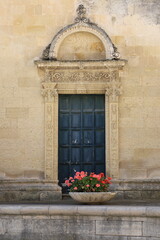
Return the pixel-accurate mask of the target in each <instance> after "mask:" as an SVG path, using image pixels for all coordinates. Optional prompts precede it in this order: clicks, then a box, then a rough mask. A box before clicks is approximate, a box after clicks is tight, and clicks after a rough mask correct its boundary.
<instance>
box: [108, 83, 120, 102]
mask: <svg viewBox="0 0 160 240" xmlns="http://www.w3.org/2000/svg"><path fill="white" fill-rule="evenodd" d="M121 94H122V85H121V81H120V80H119V79H117V78H113V79H112V81H111V82H110V83H109V84H108V85H107V86H106V95H108V96H110V101H112V102H117V101H118V96H120V95H121Z"/></svg>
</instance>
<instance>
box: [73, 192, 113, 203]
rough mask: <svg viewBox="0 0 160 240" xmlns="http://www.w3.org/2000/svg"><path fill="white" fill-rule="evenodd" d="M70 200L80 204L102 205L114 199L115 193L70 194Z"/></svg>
mask: <svg viewBox="0 0 160 240" xmlns="http://www.w3.org/2000/svg"><path fill="white" fill-rule="evenodd" d="M69 195H70V196H71V198H73V199H74V200H76V201H78V202H82V203H103V202H106V201H109V200H110V199H112V198H114V196H115V195H116V193H115V192H70V193H69Z"/></svg>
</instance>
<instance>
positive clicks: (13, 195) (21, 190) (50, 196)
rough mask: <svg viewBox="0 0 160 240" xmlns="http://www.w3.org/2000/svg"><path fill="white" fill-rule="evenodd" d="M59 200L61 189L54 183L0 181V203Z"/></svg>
mask: <svg viewBox="0 0 160 240" xmlns="http://www.w3.org/2000/svg"><path fill="white" fill-rule="evenodd" d="M61 199H62V192H61V187H59V186H58V185H57V184H56V183H54V182H46V181H38V180H37V181H36V180H27V181H26V180H25V181H23V180H21V181H14V180H3V181H0V202H26V201H27V202H29V201H31V202H39V201H40V202H43V201H47V202H48V201H49V202H52V201H57V200H61Z"/></svg>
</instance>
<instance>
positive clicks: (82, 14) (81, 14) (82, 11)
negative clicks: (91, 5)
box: [75, 4, 89, 23]
mask: <svg viewBox="0 0 160 240" xmlns="http://www.w3.org/2000/svg"><path fill="white" fill-rule="evenodd" d="M75 22H78V23H79V22H84V23H86V22H89V19H88V18H86V8H85V7H84V6H83V5H82V4H81V5H79V6H78V8H77V17H76V18H75Z"/></svg>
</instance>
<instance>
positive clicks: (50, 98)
mask: <svg viewBox="0 0 160 240" xmlns="http://www.w3.org/2000/svg"><path fill="white" fill-rule="evenodd" d="M77 14H78V16H77V18H76V20H75V23H74V24H71V25H69V26H67V27H65V28H64V29H62V30H61V31H59V33H58V34H57V35H56V36H55V37H54V38H53V40H52V42H51V44H49V45H48V46H47V48H46V49H45V50H44V52H43V56H42V59H40V60H36V61H35V64H36V65H37V67H38V69H39V71H40V73H41V77H42V89H41V92H42V96H43V97H44V99H45V180H48V181H52V182H53V183H54V184H55V185H57V184H58V95H59V94H104V95H105V110H106V113H105V115H106V116H105V119H106V123H105V128H106V131H105V132H106V136H105V138H106V141H105V142H106V146H105V148H106V159H105V162H106V166H107V173H106V174H107V175H110V176H111V177H113V178H114V179H118V178H119V143H118V98H119V96H120V95H121V94H122V83H121V79H120V77H119V72H120V70H122V68H123V66H124V65H125V60H118V58H119V53H118V52H117V48H116V47H115V46H114V44H113V43H112V42H111V39H110V38H109V37H108V35H107V34H106V33H105V32H104V31H103V30H102V29H101V28H99V27H98V26H97V25H96V24H93V23H91V22H90V20H89V19H87V18H86V16H85V14H86V11H85V9H84V7H83V6H82V5H81V6H79V9H78V10H77ZM83 31H85V32H89V33H92V34H94V35H95V36H96V37H98V38H99V39H100V40H101V43H102V45H103V46H104V49H105V53H106V52H107V54H108V52H109V53H110V56H109V59H106V58H107V57H106V56H107V54H106V55H105V59H103V60H102V59H101V60H95V59H93V60H94V61H93V60H92V61H91V60H90V59H89V60H88V61H81V60H79V61H74V59H73V60H72V61H70V60H66V59H67V58H65V61H63V60H61V61H60V60H57V56H58V51H59V48H60V46H61V44H62V42H63V40H64V39H65V38H66V37H68V36H69V35H70V34H74V33H77V32H83ZM115 59H116V60H115Z"/></svg>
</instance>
